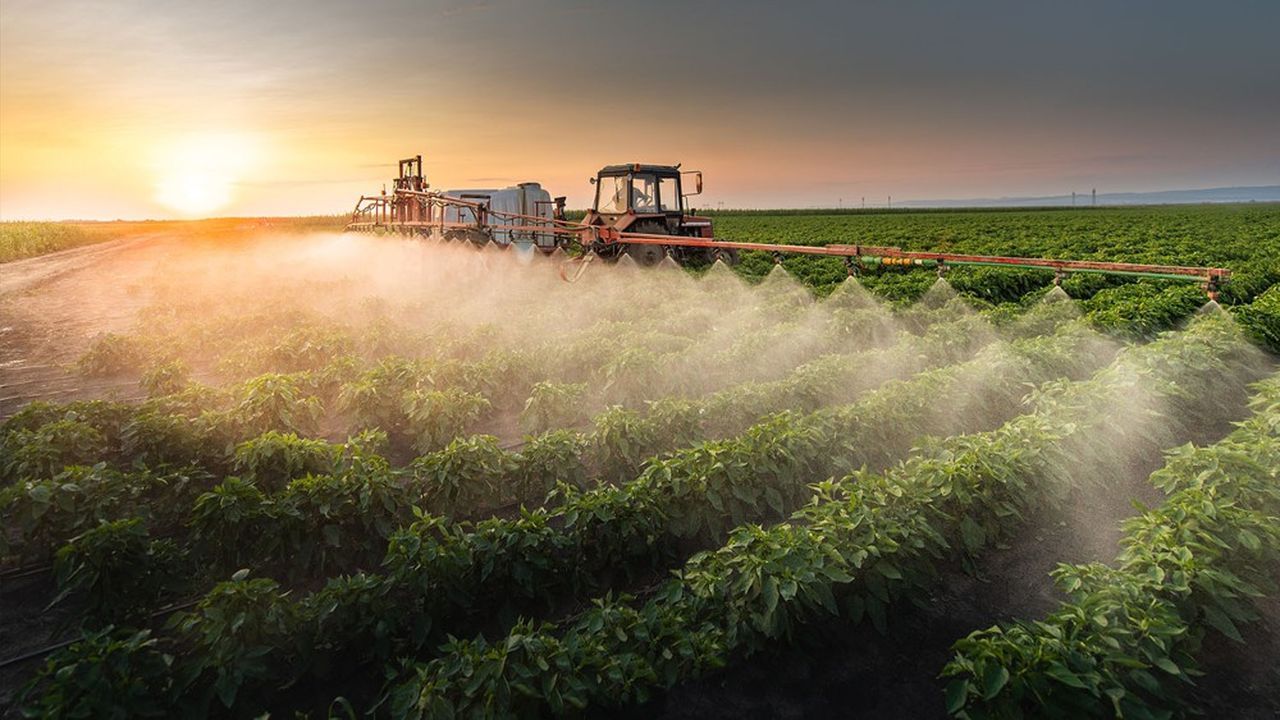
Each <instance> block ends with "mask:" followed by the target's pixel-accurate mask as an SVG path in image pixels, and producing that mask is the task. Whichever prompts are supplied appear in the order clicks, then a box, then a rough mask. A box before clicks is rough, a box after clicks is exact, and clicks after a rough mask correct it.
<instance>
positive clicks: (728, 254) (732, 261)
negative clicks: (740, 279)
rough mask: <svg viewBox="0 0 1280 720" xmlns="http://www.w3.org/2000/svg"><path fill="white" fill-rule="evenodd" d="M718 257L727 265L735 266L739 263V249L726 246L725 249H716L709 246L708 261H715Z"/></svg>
mask: <svg viewBox="0 0 1280 720" xmlns="http://www.w3.org/2000/svg"><path fill="white" fill-rule="evenodd" d="M717 259H719V260H721V261H722V262H723V263H724V264H725V265H728V266H729V267H733V266H734V265H737V264H738V249H737V248H726V249H724V250H716V249H714V248H708V249H707V263H708V264H711V263H714V262H715V261H716V260H717Z"/></svg>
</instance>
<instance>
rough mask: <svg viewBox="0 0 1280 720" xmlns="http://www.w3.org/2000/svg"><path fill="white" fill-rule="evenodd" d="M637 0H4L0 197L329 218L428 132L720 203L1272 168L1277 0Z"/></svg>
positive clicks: (527, 164) (1145, 186) (24, 205)
mask: <svg viewBox="0 0 1280 720" xmlns="http://www.w3.org/2000/svg"><path fill="white" fill-rule="evenodd" d="M643 5H644V8H637V7H631V6H627V8H628V9H622V8H621V6H620V7H619V8H616V9H615V8H613V7H612V6H610V5H609V4H607V3H604V4H601V3H587V2H548V1H541V0H540V1H538V2H526V3H517V2H497V1H495V2H476V3H471V2H443V3H441V2H431V3H400V2H395V1H390V0H389V1H387V2H378V3H373V4H351V5H350V6H328V5H323V4H315V3H299V2H293V1H292V0H282V1H281V2H279V3H273V4H271V5H270V6H269V7H263V6H262V5H261V4H258V3H243V2H227V3H217V4H212V3H210V4H200V3H196V4H190V5H188V4H182V5H181V6H179V5H174V4H166V3H156V2H147V1H143V0H121V2H118V3H111V4H106V5H99V4H92V3H81V2H77V1H74V0H73V1H70V2H60V3H47V2H32V1H30V0H6V1H5V3H4V4H3V6H0V219H5V220H13V219H62V218H79V219H113V218H172V217H199V216H210V215H241V216H261V215H294V214H313V213H324V214H331V213H340V212H345V211H347V210H349V209H350V207H351V205H352V204H353V203H354V201H355V198H356V197H357V196H358V195H360V194H361V193H370V192H376V191H377V190H378V189H379V188H380V187H381V186H382V184H383V183H384V182H386V181H387V180H388V179H389V178H390V177H391V176H392V175H393V174H394V172H395V161H396V160H397V159H399V158H402V157H408V156H411V155H414V154H417V153H422V154H423V156H424V159H425V165H426V170H427V174H428V178H429V180H430V181H431V183H432V184H433V186H434V187H438V188H457V187H494V186H502V185H506V184H510V183H514V182H520V181H525V180H536V181H539V182H542V183H543V184H544V185H545V186H547V187H548V188H549V189H550V190H551V192H552V193H553V194H556V195H561V194H563V195H567V196H568V197H569V204H570V206H571V207H583V206H584V205H586V204H587V203H588V198H589V193H590V186H589V185H588V183H587V179H588V177H590V176H591V175H592V174H594V172H595V170H597V169H598V168H599V167H600V166H602V165H605V164H611V163H619V162H633V161H635V162H653V163H676V162H681V163H683V164H684V166H685V167H686V168H693V169H700V170H703V171H704V173H705V176H706V194H705V195H704V196H703V197H702V198H701V199H699V201H698V204H699V205H701V206H712V207H714V206H716V205H717V204H720V203H723V205H724V206H725V207H810V206H824V207H831V206H835V205H836V204H837V203H839V202H843V203H844V204H845V205H846V206H850V205H854V204H856V203H858V202H859V201H860V198H863V197H865V198H866V199H867V201H868V204H880V203H883V202H884V200H885V197H886V196H887V195H893V196H894V198H895V200H897V199H902V200H906V199H912V198H916V199H919V198H956V197H959V198H965V197H995V196H1003V195H1036V194H1057V193H1064V192H1066V193H1069V192H1071V191H1073V190H1077V191H1082V192H1087V191H1088V190H1089V189H1090V188H1092V187H1098V188H1099V191H1100V192H1101V191H1103V190H1109V191H1137V190H1160V189H1175V188H1185V187H1209V186H1215V185H1233V184H1234V185H1247V184H1269V183H1276V182H1280V132H1276V131H1275V117H1278V116H1280V86H1278V85H1277V80H1276V78H1277V77H1280V52H1278V51H1277V50H1276V47H1277V46H1276V45H1275V43H1273V42H1271V40H1272V38H1269V37H1268V35H1269V32H1268V31H1267V30H1266V28H1268V27H1270V28H1274V27H1275V26H1276V24H1280V12H1277V11H1276V7H1277V6H1276V5H1274V4H1272V5H1267V4H1252V3H1241V4H1239V5H1236V6H1233V7H1232V8H1231V10H1230V11H1228V10H1223V9H1221V8H1214V7H1209V6H1206V5H1200V4H1196V3H1185V4H1184V3H1162V4H1159V5H1151V6H1144V8H1145V9H1143V10H1141V11H1129V10H1126V11H1119V10H1116V11H1113V12H1111V15H1110V17H1109V22H1108V23H1107V24H1106V25H1105V27H1103V26H1100V25H1099V24H1097V23H1093V22H1085V21H1082V20H1080V19H1079V18H1078V15H1079V14H1080V13H1081V10H1082V9H1081V8H1078V7H1075V6H1072V8H1070V9H1065V8H1062V9H1058V10H1054V9H1050V8H1048V7H1040V8H1027V7H1024V5H1025V4H1023V3H980V4H976V5H964V6H963V9H960V6H956V7H953V6H952V5H950V4H941V5H937V6H936V7H926V6H927V5H928V4H925V3H917V4H910V3H908V4H902V6H901V7H900V6H898V5H895V4H887V5H886V4H881V3H869V4H866V5H865V6H850V5H849V4H846V3H833V4H830V5H829V6H828V5H824V4H815V5H814V6H812V7H810V8H805V9H804V12H801V9H800V8H799V7H798V6H797V7H796V8H793V9H792V10H790V11H788V10H787V9H786V8H782V9H779V6H778V5H776V4H772V3H754V2H745V3H734V4H728V5H726V4H722V3H714V2H694V3H666V2H656V3H652V4H643ZM917 5H919V6H920V7H916V6H917ZM1137 5H1139V4H1135V6H1137ZM374 6H377V7H374ZM907 6H910V7H907ZM904 8H905V9H904ZM1157 9H1158V12H1157V11H1156V10H1157ZM1055 13H1062V16H1061V17H1055V16H1054V14H1055ZM1268 17H1270V19H1272V20H1276V23H1270V22H1264V21H1265V20H1267V18H1268ZM1188 33H1193V34H1194V36H1195V37H1196V38H1197V39H1198V42H1200V43H1202V45H1204V46H1205V47H1203V48H1202V50H1201V51H1197V53H1196V55H1195V57H1194V58H1188V57H1187V53H1186V44H1187V42H1188V37H1189V35H1188Z"/></svg>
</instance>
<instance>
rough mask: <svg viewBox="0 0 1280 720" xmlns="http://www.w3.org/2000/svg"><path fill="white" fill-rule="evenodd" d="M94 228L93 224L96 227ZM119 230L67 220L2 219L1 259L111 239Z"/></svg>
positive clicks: (18, 258) (49, 251) (18, 257)
mask: <svg viewBox="0 0 1280 720" xmlns="http://www.w3.org/2000/svg"><path fill="white" fill-rule="evenodd" d="M90 228H93V229H92V230H91V229H90ZM114 235H115V231H113V230H111V229H109V228H96V227H94V225H88V226H82V225H76V224H73V223H64V222H12V221H8V222H0V263H3V262H9V261H11V260H20V259H22V258H26V257H32V256H35V255H43V254H45V253H51V252H57V251H59V250H66V249H68V248H73V247H79V246H81V245H88V244H91V243H96V242H103V241H105V240H110V239H111V238H112V237H113V236H114Z"/></svg>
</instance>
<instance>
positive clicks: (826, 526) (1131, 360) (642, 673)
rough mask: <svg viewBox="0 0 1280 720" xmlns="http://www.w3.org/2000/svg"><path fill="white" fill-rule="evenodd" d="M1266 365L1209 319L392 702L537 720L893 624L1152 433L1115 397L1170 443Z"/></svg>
mask: <svg viewBox="0 0 1280 720" xmlns="http://www.w3.org/2000/svg"><path fill="white" fill-rule="evenodd" d="M1255 359H1256V358H1255V357H1254V356H1253V355H1252V353H1251V352H1250V348H1249V347H1248V345H1247V344H1246V343H1244V342H1243V341H1242V340H1241V338H1240V336H1239V333H1238V331H1236V330H1235V329H1234V328H1233V327H1231V326H1230V325H1229V324H1228V323H1224V322H1222V321H1217V322H1205V323H1201V324H1199V325H1197V327H1196V328H1195V329H1193V330H1191V331H1189V332H1187V333H1183V334H1178V335H1175V336H1172V337H1168V338H1165V339H1162V340H1160V341H1157V342H1156V343H1153V344H1152V345H1149V346H1146V347H1143V348H1139V349H1137V350H1135V351H1132V352H1129V353H1126V354H1125V355H1124V356H1123V357H1122V358H1121V359H1120V360H1118V361H1117V362H1116V363H1115V364H1113V365H1112V366H1111V367H1110V368H1108V369H1107V370H1105V371H1103V372H1101V373H1099V374H1098V375H1097V376H1095V377H1094V378H1093V379H1091V380H1088V381H1084V382H1074V383H1072V382H1058V383H1051V384H1050V385H1049V386H1048V387H1047V388H1046V389H1043V390H1042V391H1040V392H1038V393H1037V395H1036V397H1035V399H1034V404H1033V406H1034V411H1033V412H1031V413H1030V414H1027V415H1024V416H1021V417H1019V418H1017V419H1015V420H1013V421H1010V422H1009V423H1006V424H1005V425H1004V426H1002V427H1000V428H999V429H997V430H995V431H991V432H987V433H980V434H973V435H964V436H958V437H952V438H949V439H947V440H945V441H941V442H939V443H937V444H935V445H932V446H930V447H928V448H926V449H925V450H924V451H923V452H922V453H921V454H920V455H918V456H915V457H913V458H912V459H910V460H908V461H907V462H905V463H903V464H900V465H898V466H895V467H894V468H892V469H891V470H889V471H888V472H886V473H883V474H878V473H874V472H870V471H860V472H856V473H854V474H852V475H849V476H847V477H845V478H844V479H842V480H840V481H835V482H828V483H822V484H820V485H819V486H818V493H819V494H818V497H817V499H816V500H815V501H814V502H812V503H810V504H808V505H806V506H805V507H803V508H802V509H800V510H799V511H797V512H796V513H795V515H794V516H793V517H792V520H791V521H790V522H785V523H782V524H779V525H775V526H773V527H770V528H762V527H760V526H758V525H754V524H746V525H743V526H740V527H738V528H737V529H736V530H734V531H733V532H732V533H731V534H730V536H729V540H728V541H727V542H726V543H725V544H724V545H723V546H722V547H721V548H720V549H719V550H716V551H714V552H707V553H700V554H698V555H695V556H694V557H693V558H691V559H690V560H689V562H688V563H687V564H686V565H685V567H684V568H683V569H682V570H681V571H680V572H678V573H677V575H676V577H674V578H672V579H670V580H668V581H667V582H665V583H663V584H662V585H661V586H660V587H659V588H658V589H656V590H655V591H654V592H653V593H652V594H650V596H649V599H648V600H647V601H646V602H644V603H642V604H640V605H638V606H637V605H635V604H634V603H633V601H632V599H631V598H627V597H609V596H606V597H604V598H602V599H600V600H598V601H596V604H595V606H594V607H592V608H590V609H589V610H587V611H586V612H584V613H582V614H580V615H579V616H577V617H576V618H574V619H573V620H572V621H571V622H567V623H565V624H563V625H561V626H555V625H547V624H536V623H528V622H522V623H519V624H518V625H517V626H516V627H515V629H514V630H513V631H512V632H511V633H510V634H508V635H507V636H506V637H505V638H502V639H500V640H498V641H496V642H493V643H490V642H487V641H485V640H484V639H482V638H478V639H475V640H453V641H451V642H450V643H448V645H447V646H446V647H445V648H444V655H443V656H442V657H440V658H437V659H435V660H432V661H430V662H427V663H421V664H418V665H416V666H414V667H413V668H412V669H411V670H410V671H409V673H408V678H407V679H406V680H405V681H404V682H403V683H401V684H400V685H398V686H397V687H395V688H394V689H393V690H392V691H391V693H390V695H389V700H388V702H389V705H388V706H387V709H389V711H390V714H391V715H392V716H397V717H486V718H491V717H528V716H535V715H539V714H542V713H544V712H548V711H549V712H552V713H557V714H563V713H568V712H574V711H577V710H581V709H582V708H584V707H586V706H588V705H592V704H594V705H605V706H615V705H619V704H626V703H635V702H643V701H644V700H646V699H647V698H649V697H650V696H651V694H652V692H653V691H654V690H655V689H658V688H664V687H670V686H672V685H674V684H676V683H677V682H679V681H680V680H681V679H684V678H689V677H694V676H697V675H699V674H701V673H703V672H705V671H706V670H708V669H709V668H714V667H717V666H721V665H723V664H725V663H727V662H729V661H730V660H731V659H733V658H735V657H740V656H742V655H744V654H750V653H752V652H756V651H759V650H762V649H764V648H767V647H768V646H769V644H770V643H772V642H777V641H786V640H787V639H788V638H790V637H792V636H793V635H795V634H796V633H799V632H802V631H804V630H806V629H807V628H811V627H817V626H820V625H821V624H823V623H824V622H828V621H829V619H830V618H831V617H832V616H843V617H846V618H848V620H850V621H853V622H858V621H861V620H862V619H864V618H867V619H869V620H870V621H871V622H872V623H873V624H875V625H876V626H877V627H883V626H884V623H885V622H886V609H887V608H888V607H889V606H890V605H891V604H893V603H894V602H897V601H898V600H900V599H901V598H903V597H904V596H908V595H910V594H911V593H912V591H913V590H915V589H917V588H920V587H924V586H927V585H929V584H931V583H932V582H933V581H934V578H936V576H937V570H936V568H935V564H936V563H937V562H939V561H941V560H944V559H949V558H955V557H956V556H957V555H959V556H965V555H972V554H976V553H979V552H981V551H982V550H983V549H984V548H985V547H988V546H990V545H991V544H993V543H996V542H998V541H1000V540H1001V539H1002V538H1004V537H1007V534H1008V532H1009V531H1010V530H1011V529H1012V528H1014V527H1016V526H1017V525H1018V524H1019V523H1020V521H1021V519H1022V518H1023V517H1025V516H1027V515H1028V514H1030V513H1032V512H1034V511H1036V510H1037V509H1038V508H1041V507H1043V506H1045V505H1052V504H1055V503H1060V502H1061V501H1063V500H1064V499H1065V498H1067V497H1068V496H1069V495H1070V493H1071V492H1072V491H1073V489H1074V488H1075V487H1076V486H1077V485H1078V484H1080V483H1085V482H1088V480H1089V478H1090V475H1091V472H1092V471H1093V470H1095V469H1097V467H1096V466H1097V465H1102V466H1105V465H1106V463H1107V462H1108V461H1109V460H1115V459H1117V458H1118V457H1119V456H1120V455H1121V454H1122V452H1123V451H1122V450H1121V449H1120V445H1121V443H1120V442H1117V441H1124V440H1126V439H1128V440H1134V441H1138V440H1142V439H1143V438H1142V437H1141V435H1140V434H1141V433H1144V432H1147V431H1145V430H1144V429H1143V428H1144V427H1146V424H1145V423H1140V422H1135V421H1136V420H1138V419H1139V417H1126V415H1125V413H1119V412H1116V408H1115V405H1114V398H1115V397H1117V396H1118V395H1125V396H1128V397H1131V398H1132V397H1150V398H1153V399H1156V398H1158V399H1159V400H1160V401H1161V403H1162V405H1163V406H1164V407H1165V408H1166V410H1165V412H1164V413H1159V412H1156V411H1154V410H1148V411H1146V412H1143V413H1140V414H1139V416H1141V415H1150V416H1151V419H1153V420H1155V421H1157V422H1156V423H1155V424H1152V425H1150V428H1151V432H1153V433H1154V437H1150V438H1146V439H1145V443H1144V444H1147V445H1149V446H1151V447H1160V446H1161V445H1162V443H1164V442H1165V441H1167V440H1168V439H1169V437H1170V436H1171V435H1172V436H1176V435H1178V434H1179V433H1180V432H1185V430H1184V423H1187V422H1189V421H1194V419H1195V415H1196V413H1201V412H1204V411H1206V410H1208V409H1212V408H1216V407H1218V403H1219V402H1220V401H1221V398H1222V397H1223V396H1224V395H1228V396H1229V395H1232V394H1240V393H1241V392H1242V388H1243V387H1244V384H1245V383H1246V382H1247V381H1248V379H1249V378H1251V377H1253V376H1255V375H1256V365H1255V364H1254V360H1255ZM1188 387H1192V388H1196V389H1197V390H1203V391H1204V392H1195V393H1191V392H1187V390H1186V388H1188ZM1135 435H1138V437H1135ZM1086 459H1092V462H1088V461H1086ZM957 541H958V542H957ZM953 542H954V543H955V544H953ZM993 682H994V681H993Z"/></svg>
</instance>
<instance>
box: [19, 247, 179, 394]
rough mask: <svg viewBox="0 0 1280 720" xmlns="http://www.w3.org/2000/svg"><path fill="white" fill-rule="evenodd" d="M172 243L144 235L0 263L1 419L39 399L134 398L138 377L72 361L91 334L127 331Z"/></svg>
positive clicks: (143, 302) (89, 339) (147, 299)
mask: <svg viewBox="0 0 1280 720" xmlns="http://www.w3.org/2000/svg"><path fill="white" fill-rule="evenodd" d="M178 243H179V240H177V239H176V238H174V237H172V236H168V235H165V234H157V233H149V234H145V235H138V236H132V237H127V238H122V239H120V240H113V241H110V242H106V243H101V244H98V245H88V246H85V247H79V248H73V249H71V250H64V251H62V252H57V253H51V254H49V255H42V256H39V257H34V258H27V259H25V260H16V261H14V262H9V263H4V264H0V418H6V417H9V416H10V415H12V414H13V413H15V412H17V411H18V410H20V409H21V408H22V406H24V405H26V404H27V403H28V402H30V401H31V400H34V399H37V398H39V399H49V400H64V401H65V400H71V399H80V398H91V397H119V398H133V397H138V396H139V395H140V394H141V391H140V390H139V388H138V385H137V382H136V380H133V379H124V378H101V379H87V378H84V377H81V376H80V375H79V374H78V373H77V372H76V371H75V367H74V364H75V361H76V359H77V358H79V357H80V355H81V354H82V353H84V351H85V350H86V349H87V348H88V347H89V345H90V343H91V342H92V340H93V338H94V337H96V336H97V335H99V334H102V333H107V332H121V331H124V330H127V329H129V327H130V326H131V325H132V324H133V321H134V318H135V317H136V316H137V313H138V310H139V309H140V308H141V307H143V306H144V305H145V304H146V303H147V302H148V301H149V300H150V298H151V293H150V288H149V285H148V281H147V280H148V278H150V277H154V274H155V273H156V271H157V269H158V268H159V267H160V266H161V264H162V263H164V262H165V261H166V259H167V258H168V257H169V255H170V253H171V252H172V251H173V250H174V249H176V247H177V246H178Z"/></svg>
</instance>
